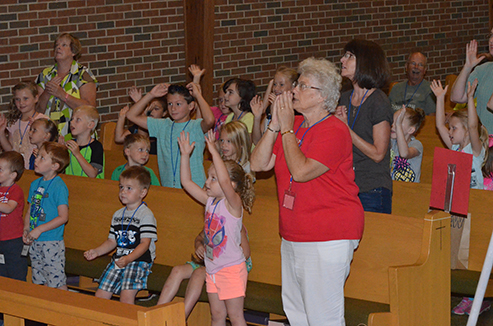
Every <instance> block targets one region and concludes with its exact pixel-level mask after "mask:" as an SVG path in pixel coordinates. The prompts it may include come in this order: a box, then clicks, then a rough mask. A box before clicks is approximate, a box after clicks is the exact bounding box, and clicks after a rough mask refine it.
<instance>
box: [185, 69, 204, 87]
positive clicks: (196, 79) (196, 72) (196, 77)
mask: <svg viewBox="0 0 493 326" xmlns="http://www.w3.org/2000/svg"><path fill="white" fill-rule="evenodd" d="M188 71H190V73H191V74H192V76H193V80H192V83H195V84H200V79H201V78H202V76H203V75H204V74H205V69H200V66H199V65H190V67H188Z"/></svg>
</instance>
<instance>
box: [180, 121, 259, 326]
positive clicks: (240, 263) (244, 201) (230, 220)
mask: <svg viewBox="0 0 493 326" xmlns="http://www.w3.org/2000/svg"><path fill="white" fill-rule="evenodd" d="M205 140H206V143H207V148H208V149H209V152H210V153H211V156H212V162H213V164H212V165H211V167H210V169H209V178H208V179H207V181H206V182H205V187H204V188H201V187H199V186H198V185H197V184H195V183H194V182H193V181H192V178H191V172H190V154H191V153H192V151H193V148H194V145H195V143H192V144H190V139H189V135H188V133H186V134H185V132H182V133H181V135H180V139H178V144H179V145H180V151H181V166H180V169H181V174H180V179H181V183H182V186H183V189H185V190H186V191H187V192H188V193H189V194H190V195H191V196H192V197H193V198H194V199H195V200H197V201H198V202H200V203H202V204H203V205H206V208H205V227H204V234H205V245H204V247H203V248H201V250H197V256H199V258H203V259H204V262H205V267H206V272H207V276H206V283H207V294H208V296H209V304H210V307H211V317H212V322H211V325H224V323H225V320H226V316H229V319H230V321H231V324H232V325H233V326H236V325H246V322H245V319H244V317H243V302H244V298H245V291H246V283H247V270H246V265H245V263H244V262H245V256H244V254H243V251H242V249H241V247H240V244H241V234H240V232H241V226H242V218H243V208H245V209H246V210H247V211H248V212H249V213H251V209H252V205H253V201H254V197H255V195H254V192H253V180H252V177H251V176H250V175H249V174H246V173H245V171H244V170H243V168H242V167H241V166H240V165H239V164H238V163H236V162H234V161H231V160H228V161H225V162H223V160H222V159H221V155H220V154H219V152H218V151H217V148H216V145H215V141H216V137H215V134H214V132H213V131H211V130H210V131H209V132H208V134H207V136H206V138H205ZM200 256H202V257H200Z"/></svg>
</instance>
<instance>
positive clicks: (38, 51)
mask: <svg viewBox="0 0 493 326" xmlns="http://www.w3.org/2000/svg"><path fill="white" fill-rule="evenodd" d="M197 1H200V0H197ZM182 5H183V3H182V1H178V0H174V1H173V0H160V1H157V0H154V1H150V0H67V1H61V0H60V1H52V0H49V1H46V0H39V1H36V0H18V1H13V0H2V2H1V4H0V104H1V105H3V107H5V105H6V104H7V103H8V101H9V100H10V97H11V88H12V86H13V85H15V84H16V83H17V82H18V81H19V80H29V79H31V80H34V78H35V76H36V75H37V74H38V73H39V72H40V71H41V70H42V68H44V67H46V66H48V65H51V64H53V59H52V56H53V51H52V47H53V39H54V37H56V35H57V34H59V33H61V32H75V34H76V35H77V36H79V37H80V39H81V41H82V44H83V55H82V58H81V59H80V62H81V63H83V64H85V65H87V66H89V68H91V70H92V71H93V72H94V73H95V75H96V76H97V78H98V80H99V81H100V83H101V85H100V88H99V91H98V108H99V110H100V113H101V114H102V120H103V121H108V120H114V119H116V117H117V112H118V111H119V110H120V108H121V107H122V106H123V105H124V104H126V103H127V102H128V101H129V99H128V97H127V96H126V89H127V88H128V87H130V86H131V85H133V84H136V85H138V86H139V87H144V88H146V89H147V90H149V89H150V88H151V87H152V86H153V85H155V84H156V83H159V82H183V81H185V72H186V70H185V67H184V65H185V59H184V39H183V36H184V33H183V29H184V23H183V9H182ZM488 9H489V6H488V1H487V0H477V1H472V0H470V1H447V0H441V1H433V2H432V1H428V0H415V1H410V0H401V1H395V0H394V1H391V0H379V1H365V0H363V1H355V0H344V1H337V0H326V1H323V0H304V1H301V0H278V1H264V0H216V8H215V11H216V21H215V42H214V55H215V57H214V62H215V64H214V84H215V86H216V88H217V86H218V85H219V84H220V83H221V82H223V81H225V80H226V79H228V78H230V77H234V76H240V77H243V78H250V79H253V80H254V81H255V82H256V83H257V85H259V86H261V89H263V88H264V87H263V86H265V84H267V82H268V81H269V79H270V78H272V77H273V72H274V71H275V69H276V68H277V67H278V66H279V65H281V64H286V65H288V66H291V67H296V65H297V63H298V62H299V61H300V60H302V59H304V58H306V57H308V56H317V57H320V56H322V57H326V58H328V59H330V60H333V61H335V62H338V61H339V58H340V56H341V55H342V48H343V46H344V44H345V43H346V42H347V41H349V40H350V39H352V38H353V37H358V38H368V39H371V40H375V41H376V42H378V43H379V44H381V45H382V46H383V48H384V49H385V51H386V53H387V55H388V59H389V61H390V63H391V66H392V69H393V75H394V79H395V80H401V79H403V78H404V68H403V66H404V62H405V60H406V58H407V55H408V54H409V52H410V51H412V50H413V49H415V48H419V49H420V50H421V51H423V52H424V53H425V54H427V55H428V58H429V59H428V62H429V68H428V77H429V78H441V79H442V80H444V79H445V76H446V75H447V74H452V73H458V72H459V70H460V67H461V65H462V64H463V61H464V47H465V44H466V42H467V41H469V40H470V39H472V38H476V39H478V40H479V41H480V46H481V49H482V50H486V45H487V40H486V36H487V34H488V30H489V28H488V26H489V12H488Z"/></svg>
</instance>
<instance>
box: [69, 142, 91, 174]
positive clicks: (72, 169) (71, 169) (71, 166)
mask: <svg viewBox="0 0 493 326" xmlns="http://www.w3.org/2000/svg"><path fill="white" fill-rule="evenodd" d="M91 141H92V138H91V140H89V143H87V145H86V147H85V148H84V154H82V152H81V154H82V157H83V158H84V159H85V160H87V158H86V154H87V149H88V148H89V144H90V143H91ZM77 146H79V145H77ZM69 153H70V165H69V166H70V171H72V175H75V174H74V165H73V164H72V152H70V151H69ZM76 161H77V160H76ZM87 162H89V161H88V160H87ZM79 165H80V163H79ZM83 175H84V170H83V169H82V166H81V167H80V176H81V177H82V176H83Z"/></svg>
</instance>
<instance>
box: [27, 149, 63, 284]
mask: <svg viewBox="0 0 493 326" xmlns="http://www.w3.org/2000/svg"><path fill="white" fill-rule="evenodd" d="M69 162H70V156H69V153H68V150H67V147H66V146H65V145H62V144H58V143H55V142H46V143H44V144H43V145H42V146H41V148H40V149H39V153H38V156H37V157H36V160H35V163H34V172H36V173H37V174H40V175H41V178H39V179H37V180H34V181H33V182H32V183H31V187H30V188H29V196H28V200H27V202H28V203H29V207H28V209H27V212H26V215H25V218H24V234H23V236H22V240H23V241H24V243H25V244H27V245H30V246H31V247H30V248H29V256H30V258H31V268H32V282H33V283H34V284H44V285H46V286H49V287H52V288H59V289H62V290H67V277H66V275H65V244H64V242H63V231H64V228H65V224H66V223H67V222H68V188H67V186H66V185H65V182H63V180H62V178H60V176H58V174H59V173H62V172H63V170H65V168H66V167H67V165H68V164H69Z"/></svg>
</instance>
